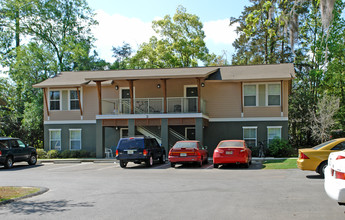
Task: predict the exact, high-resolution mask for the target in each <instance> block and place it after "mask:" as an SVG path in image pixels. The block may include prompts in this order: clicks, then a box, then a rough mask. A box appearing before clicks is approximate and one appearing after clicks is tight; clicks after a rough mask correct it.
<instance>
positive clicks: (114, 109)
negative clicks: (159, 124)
mask: <svg viewBox="0 0 345 220" xmlns="http://www.w3.org/2000/svg"><path fill="white" fill-rule="evenodd" d="M205 106H206V103H205V102H204V100H203V99H201V100H200V108H201V109H200V112H201V113H205V109H206V108H205ZM133 107H134V108H133V112H134V114H164V98H135V99H133ZM166 111H167V112H166V113H168V114H178V113H198V112H199V109H198V97H169V98H167V107H166ZM120 114H131V99H103V100H102V115H120Z"/></svg>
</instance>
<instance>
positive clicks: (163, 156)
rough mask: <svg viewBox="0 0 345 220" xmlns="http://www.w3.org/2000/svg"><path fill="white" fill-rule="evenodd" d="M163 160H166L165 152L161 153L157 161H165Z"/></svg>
mask: <svg viewBox="0 0 345 220" xmlns="http://www.w3.org/2000/svg"><path fill="white" fill-rule="evenodd" d="M165 161H166V156H165V154H163V155H162V156H161V157H160V158H159V163H161V164H163V163H165Z"/></svg>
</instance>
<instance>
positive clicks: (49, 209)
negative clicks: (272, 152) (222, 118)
mask: <svg viewBox="0 0 345 220" xmlns="http://www.w3.org/2000/svg"><path fill="white" fill-rule="evenodd" d="M0 182H1V184H0V185H2V186H40V187H47V188H49V191H48V192H46V193H44V194H42V195H39V196H36V197H32V198H27V199H23V200H19V201H16V202H14V203H10V204H6V205H1V206H0V218H1V219H64V218H66V219H191V218H193V219H344V218H345V214H344V211H345V207H341V206H338V204H337V203H336V202H335V201H333V200H331V199H330V198H328V197H327V195H326V193H325V191H324V188H323V179H321V178H320V177H319V176H318V175H317V174H316V173H314V172H305V171H300V170H298V169H292V170H263V169H261V164H260V163H259V162H255V163H253V164H252V165H251V167H250V168H249V169H245V168H241V167H238V166H229V167H225V168H220V169H213V166H212V164H211V163H210V164H205V165H203V167H201V168H198V167H196V166H192V165H188V166H186V165H185V166H177V167H176V168H170V165H169V164H168V163H166V164H163V165H161V164H157V165H154V166H153V167H151V168H146V167H145V166H144V165H134V164H129V166H128V168H126V169H122V168H120V167H119V165H118V164H114V163H91V162H89V163H68V164H53V163H46V164H42V165H36V166H27V165H26V164H25V163H20V164H19V163H18V164H17V165H15V167H14V168H13V169H10V170H7V169H4V168H3V167H0Z"/></svg>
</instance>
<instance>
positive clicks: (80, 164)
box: [48, 163, 86, 170]
mask: <svg viewBox="0 0 345 220" xmlns="http://www.w3.org/2000/svg"><path fill="white" fill-rule="evenodd" d="M82 165H86V164H85V163H79V164H74V165H70V166H63V167H54V168H51V169H48V170H60V169H65V168H71V167H77V166H82Z"/></svg>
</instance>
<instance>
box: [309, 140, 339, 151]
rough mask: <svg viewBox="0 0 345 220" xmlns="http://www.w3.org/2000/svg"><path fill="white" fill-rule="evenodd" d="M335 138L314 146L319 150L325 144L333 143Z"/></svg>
mask: <svg viewBox="0 0 345 220" xmlns="http://www.w3.org/2000/svg"><path fill="white" fill-rule="evenodd" d="M334 141H335V140H330V141H327V142H325V143H322V144H319V145H316V146H315V147H313V149H314V150H318V149H320V148H322V147H324V146H326V145H327V144H330V143H333V142H334Z"/></svg>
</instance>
